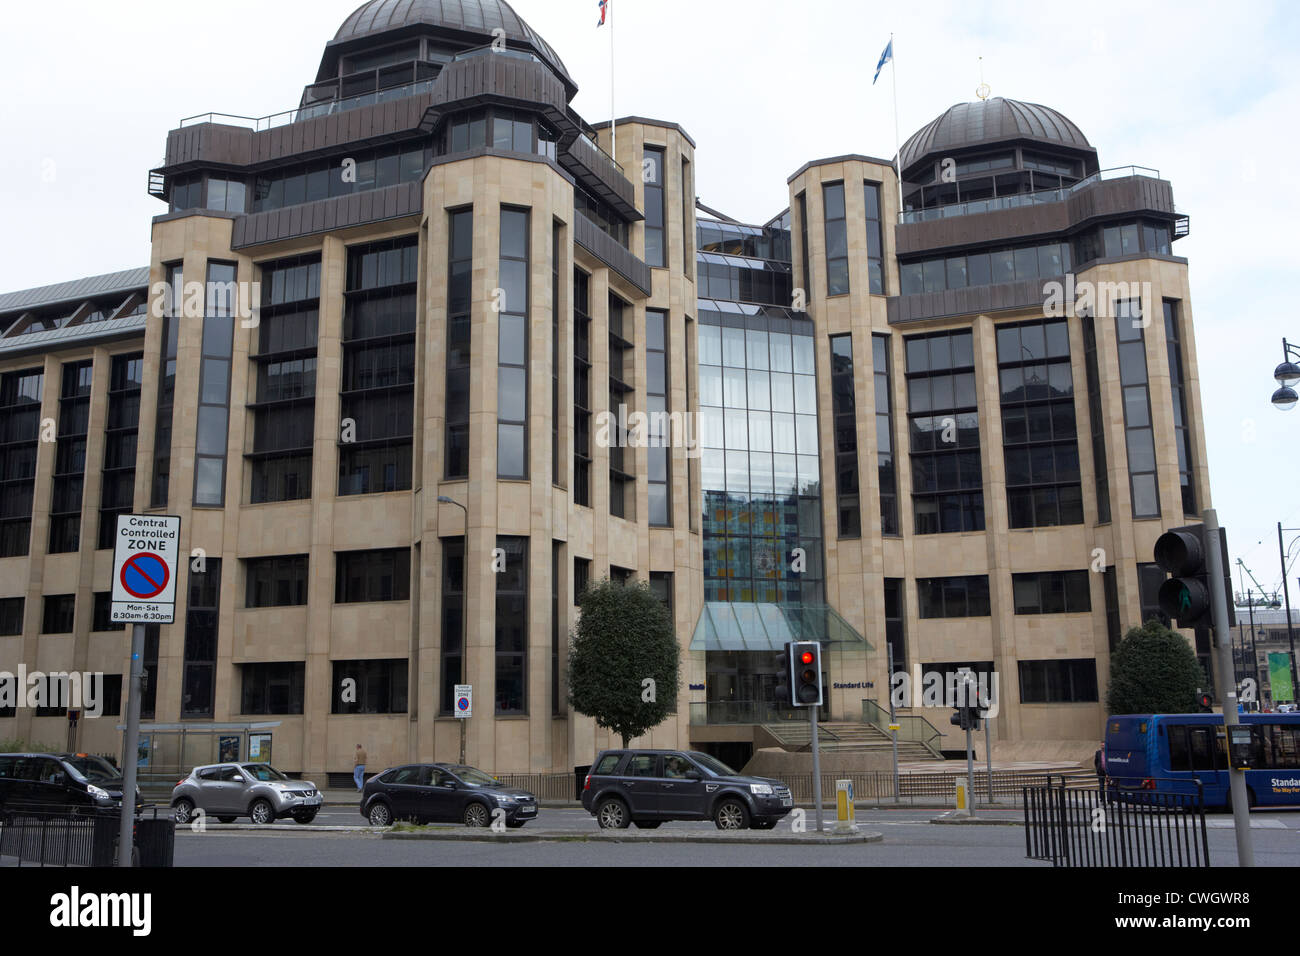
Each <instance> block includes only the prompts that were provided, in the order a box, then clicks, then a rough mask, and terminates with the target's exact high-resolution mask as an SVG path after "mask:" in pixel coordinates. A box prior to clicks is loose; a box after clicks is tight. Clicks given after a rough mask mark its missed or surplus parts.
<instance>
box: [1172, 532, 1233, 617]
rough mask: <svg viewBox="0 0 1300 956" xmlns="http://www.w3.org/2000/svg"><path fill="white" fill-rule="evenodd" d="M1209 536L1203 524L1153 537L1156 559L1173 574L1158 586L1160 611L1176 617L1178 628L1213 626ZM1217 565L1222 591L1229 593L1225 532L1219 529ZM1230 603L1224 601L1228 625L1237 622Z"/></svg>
mask: <svg viewBox="0 0 1300 956" xmlns="http://www.w3.org/2000/svg"><path fill="white" fill-rule="evenodd" d="M1208 555H1209V544H1208V535H1207V534H1206V533H1205V525H1203V524H1193V525H1187V526H1186V527H1183V528H1173V529H1171V530H1169V531H1166V532H1165V533H1164V534H1162V535H1161V536H1160V537H1159V538H1157V539H1156V547H1155V559H1156V564H1158V565H1159V566H1160V567H1161V568H1162V569H1163V570H1164V571H1165V572H1167V573H1168V574H1170V575H1172V577H1170V578H1169V580H1167V581H1165V583H1164V584H1162V585H1160V591H1159V592H1158V595H1157V598H1158V600H1159V602H1160V610H1162V611H1164V613H1165V614H1166V615H1168V616H1169V617H1170V618H1175V619H1177V623H1178V626H1179V627H1204V628H1207V629H1210V630H1211V631H1212V630H1213V628H1214V614H1213V611H1212V610H1211V604H1210V602H1211V592H1210V568H1209V561H1208ZM1219 555H1220V562H1219V564H1220V566H1221V567H1222V569H1223V585H1224V592H1223V593H1224V594H1231V593H1232V582H1231V580H1230V579H1229V571H1228V567H1229V565H1228V532H1227V531H1226V530H1225V529H1223V528H1220V529H1219ZM1232 604H1233V602H1231V601H1228V602H1227V609H1228V621H1227V624H1228V627H1233V626H1235V625H1236V623H1237V617H1236V614H1235V613H1234V612H1233V607H1232Z"/></svg>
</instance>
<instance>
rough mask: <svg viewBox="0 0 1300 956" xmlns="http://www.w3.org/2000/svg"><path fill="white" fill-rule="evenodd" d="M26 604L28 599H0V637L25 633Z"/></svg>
mask: <svg viewBox="0 0 1300 956" xmlns="http://www.w3.org/2000/svg"><path fill="white" fill-rule="evenodd" d="M26 603H27V599H26V598H20V597H15V598H0V637H9V636H17V635H19V634H21V633H22V632H23V608H24V606H25V605H26ZM96 606H98V604H97V605H96Z"/></svg>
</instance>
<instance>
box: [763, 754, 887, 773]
mask: <svg viewBox="0 0 1300 956" xmlns="http://www.w3.org/2000/svg"><path fill="white" fill-rule="evenodd" d="M892 770H893V762H892V757H891V754H890V752H889V751H888V750H886V751H883V752H876V751H869V752H862V753H823V754H822V755H821V771H822V773H823V774H828V773H872V772H883V773H889V772H891V771H892ZM741 772H742V773H745V774H751V775H753V776H756V777H783V776H786V775H790V774H799V773H812V753H811V752H808V753H790V752H788V751H785V750H781V749H780V748H777V747H770V748H769V747H765V748H763V749H761V750H756V751H754V756H753V757H751V758H750V760H749V763H747V764H745V766H744V769H743V770H742V771H741Z"/></svg>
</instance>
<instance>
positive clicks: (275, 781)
mask: <svg viewBox="0 0 1300 956" xmlns="http://www.w3.org/2000/svg"><path fill="white" fill-rule="evenodd" d="M322 802H323V798H322V797H321V792H320V791H319V790H317V789H316V785H315V784H314V783H312V782H311V781H310V780H292V779H290V778H289V777H286V776H285V775H284V774H282V773H281V772H280V771H278V770H276V769H275V768H274V767H272V766H271V765H270V764H265V763H219V764H210V765H208V766H206V767H195V768H194V769H193V770H192V771H190V775H189V776H188V777H186V778H185V779H184V780H182V781H181V782H180V783H178V784H177V785H176V787H175V789H173V790H172V801H171V803H172V812H173V816H174V817H175V818H176V822H177V823H182V824H184V823H189V822H190V821H191V820H192V819H193V817H194V813H195V811H196V810H202V811H203V812H204V813H205V814H208V815H209V816H214V817H216V818H217V819H218V820H220V821H221V822H222V823H234V822H235V820H236V819H238V818H239V817H249V818H250V819H252V821H253V822H254V823H259V824H261V823H274V822H275V821H276V820H279V819H280V818H282V817H292V818H293V819H294V822H296V823H311V822H312V821H313V820H315V819H316V814H317V812H319V810H320V808H321V803H322Z"/></svg>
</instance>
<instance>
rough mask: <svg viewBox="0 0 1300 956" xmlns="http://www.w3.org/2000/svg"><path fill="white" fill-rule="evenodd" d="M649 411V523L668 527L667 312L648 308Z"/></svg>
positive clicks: (647, 395) (671, 483) (670, 439)
mask: <svg viewBox="0 0 1300 956" xmlns="http://www.w3.org/2000/svg"><path fill="white" fill-rule="evenodd" d="M645 326H646V346H645V347H646V355H645V364H646V385H645V390H646V411H647V412H648V414H649V418H650V424H649V429H648V431H649V434H648V436H647V441H648V443H649V448H648V449H647V450H646V465H647V467H648V471H649V495H650V504H649V510H650V524H652V525H656V526H659V527H665V526H668V525H671V524H672V523H673V517H672V485H673V480H672V441H673V436H672V423H671V419H670V418H669V415H670V413H671V411H672V408H671V399H670V398H669V395H670V393H671V387H670V381H669V367H670V366H669V364H668V313H667V312H665V311H663V310H661V309H646V313H645Z"/></svg>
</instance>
